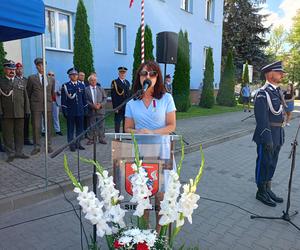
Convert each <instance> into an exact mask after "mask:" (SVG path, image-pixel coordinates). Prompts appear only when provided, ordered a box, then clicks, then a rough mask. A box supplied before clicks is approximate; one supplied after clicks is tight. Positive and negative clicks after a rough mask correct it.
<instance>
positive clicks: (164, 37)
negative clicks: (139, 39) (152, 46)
mask: <svg viewBox="0 0 300 250" xmlns="http://www.w3.org/2000/svg"><path fill="white" fill-rule="evenodd" d="M177 48H178V34H177V33H176V32H169V31H164V32H160V33H157V35H156V61H157V62H158V63H164V64H165V67H164V80H165V77H166V70H167V64H176V63H177Z"/></svg>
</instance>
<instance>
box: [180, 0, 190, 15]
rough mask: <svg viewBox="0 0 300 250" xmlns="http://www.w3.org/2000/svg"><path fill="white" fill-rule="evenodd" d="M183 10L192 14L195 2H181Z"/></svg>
mask: <svg viewBox="0 0 300 250" xmlns="http://www.w3.org/2000/svg"><path fill="white" fill-rule="evenodd" d="M180 8H181V9H183V10H185V11H187V12H190V13H192V11H193V0H181V6H180Z"/></svg>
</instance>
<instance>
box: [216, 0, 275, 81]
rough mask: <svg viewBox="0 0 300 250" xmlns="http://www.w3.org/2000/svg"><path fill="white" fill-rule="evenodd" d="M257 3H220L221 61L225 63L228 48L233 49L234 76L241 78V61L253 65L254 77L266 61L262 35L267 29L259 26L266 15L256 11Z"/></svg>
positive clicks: (230, 0) (233, 0)
mask: <svg viewBox="0 0 300 250" xmlns="http://www.w3.org/2000/svg"><path fill="white" fill-rule="evenodd" d="M258 2H260V1H253V2H252V1H250V0H226V1H225V3H224V19H223V43H222V57H223V60H222V61H223V62H225V60H224V58H226V55H227V54H228V51H229V50H233V53H234V55H235V56H234V65H235V67H236V76H237V78H238V79H241V77H242V70H243V64H244V62H245V61H248V62H249V64H251V65H253V68H254V77H256V78H259V75H260V74H258V72H257V70H259V69H260V68H261V67H262V66H263V65H265V64H267V63H268V57H267V55H266V54H265V47H266V46H267V45H268V41H266V40H265V39H264V35H265V34H266V33H267V32H269V28H266V27H264V25H263V20H264V18H266V15H261V14H259V11H260V9H261V8H259V7H257V6H258V5H257V4H258Z"/></svg>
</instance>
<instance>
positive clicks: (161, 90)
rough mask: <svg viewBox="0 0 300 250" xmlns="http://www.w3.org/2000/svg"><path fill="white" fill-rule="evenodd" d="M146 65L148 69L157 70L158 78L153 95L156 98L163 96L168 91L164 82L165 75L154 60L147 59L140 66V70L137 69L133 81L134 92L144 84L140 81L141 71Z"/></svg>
mask: <svg viewBox="0 0 300 250" xmlns="http://www.w3.org/2000/svg"><path fill="white" fill-rule="evenodd" d="M144 67H146V68H147V70H148V71H156V72H157V80H156V83H155V85H154V92H153V97H154V98H156V99H160V98H162V96H163V95H164V94H165V93H166V88H165V85H164V82H163V77H162V74H161V70H160V67H159V65H158V64H157V63H156V62H154V61H147V62H144V63H142V64H141V65H140V67H139V68H138V70H137V71H136V75H135V81H134V83H133V93H136V92H137V91H138V90H140V89H141V88H142V84H141V82H140V72H141V71H142V70H143V68H144Z"/></svg>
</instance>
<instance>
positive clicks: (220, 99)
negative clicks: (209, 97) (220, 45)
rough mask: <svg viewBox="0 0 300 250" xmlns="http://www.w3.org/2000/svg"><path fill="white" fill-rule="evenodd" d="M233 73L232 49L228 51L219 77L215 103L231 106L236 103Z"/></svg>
mask: <svg viewBox="0 0 300 250" xmlns="http://www.w3.org/2000/svg"><path fill="white" fill-rule="evenodd" d="M234 86H235V75H234V64H233V55H232V51H231V50H229V51H228V55H227V59H226V63H225V68H224V71H223V74H222V77H221V82H220V88H219V92H218V95H217V103H218V104H219V105H222V106H229V107H233V106H235V105H236V100H235V96H234Z"/></svg>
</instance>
